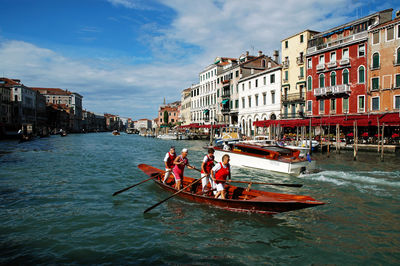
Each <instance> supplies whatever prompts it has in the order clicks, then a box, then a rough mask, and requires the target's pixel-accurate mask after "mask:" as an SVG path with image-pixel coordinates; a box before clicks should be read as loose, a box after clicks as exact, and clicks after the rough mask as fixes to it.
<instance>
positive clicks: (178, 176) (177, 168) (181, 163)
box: [172, 149, 195, 190]
mask: <svg viewBox="0 0 400 266" xmlns="http://www.w3.org/2000/svg"><path fill="white" fill-rule="evenodd" d="M187 154H188V150H187V149H182V153H181V155H179V156H178V157H176V158H175V160H174V168H173V169H172V174H173V175H174V177H175V189H177V190H179V189H181V183H182V181H183V172H184V170H185V166H186V165H187V167H188V168H189V169H195V167H194V166H191V165H190V164H189V160H188V158H187Z"/></svg>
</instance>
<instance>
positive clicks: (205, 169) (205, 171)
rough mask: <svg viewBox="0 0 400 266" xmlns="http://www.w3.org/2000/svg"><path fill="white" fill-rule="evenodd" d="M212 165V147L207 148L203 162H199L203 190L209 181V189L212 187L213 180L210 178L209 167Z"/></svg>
mask: <svg viewBox="0 0 400 266" xmlns="http://www.w3.org/2000/svg"><path fill="white" fill-rule="evenodd" d="M213 167H214V149H213V148H209V149H208V154H207V155H206V156H204V159H203V163H202V164H201V178H202V179H201V184H202V187H203V192H204V190H205V188H206V186H207V184H208V182H210V185H211V189H213V188H214V182H213V180H212V179H211V169H212V168H213Z"/></svg>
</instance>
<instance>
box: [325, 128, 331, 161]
mask: <svg viewBox="0 0 400 266" xmlns="http://www.w3.org/2000/svg"><path fill="white" fill-rule="evenodd" d="M330 134H331V125H330V124H328V146H327V147H326V152H327V153H328V157H329V146H330V145H331V141H330V136H329V135H330Z"/></svg>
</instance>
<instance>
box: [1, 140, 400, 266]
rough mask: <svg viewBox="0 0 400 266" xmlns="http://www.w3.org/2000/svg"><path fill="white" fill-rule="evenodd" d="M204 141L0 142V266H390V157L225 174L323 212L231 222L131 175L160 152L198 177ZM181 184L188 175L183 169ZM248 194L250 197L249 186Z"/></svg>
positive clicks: (396, 239) (393, 183) (393, 168)
mask: <svg viewBox="0 0 400 266" xmlns="http://www.w3.org/2000/svg"><path fill="white" fill-rule="evenodd" d="M205 144H206V142H204V141H168V140H158V139H151V138H143V137H140V136H137V135H127V134H121V136H113V135H112V134H111V133H93V134H77V135H68V136H67V137H60V136H51V137H50V138H42V139H37V140H34V141H31V142H25V143H21V144H18V143H17V142H15V141H1V142H0V237H1V238H0V239H1V240H0V245H1V246H0V264H11V263H12V264H15V263H19V264H27V263H29V264H49V263H57V264H64V263H68V264H69V263H72V264H100V263H102V264H157V265H160V264H161V265H163V264H164V265H165V264H196V265H210V264H232V265H259V264H283V265H286V264H289V265H304V264H337V265H341V264H358V265H360V264H385V265H395V264H397V265H398V264H399V263H400V255H399V254H400V253H399V250H400V223H399V221H400V207H399V206H400V205H399V203H400V156H398V155H394V154H387V155H386V157H385V161H384V162H380V161H379V157H378V155H377V153H374V152H369V153H361V152H360V153H359V158H358V161H356V162H355V161H353V160H352V153H351V152H343V151H342V152H341V153H340V154H335V153H331V155H330V157H329V158H327V156H326V155H325V154H323V155H321V154H316V155H314V156H313V158H314V159H315V160H317V167H318V168H319V169H320V170H321V172H319V173H314V174H310V175H303V176H299V177H290V176H285V175H279V174H274V173H269V172H267V171H261V170H256V169H236V168H235V169H233V177H234V178H235V179H242V180H250V179H252V180H257V181H266V182H287V183H301V184H304V186H303V187H302V188H289V187H286V188H283V187H272V186H264V185H258V186H257V188H258V189H263V190H269V191H277V192H283V193H295V194H303V195H309V196H312V197H313V198H315V199H317V200H321V201H324V202H326V203H327V204H326V205H323V206H318V207H315V208H310V209H305V210H300V211H294V212H289V213H284V214H279V215H276V216H272V217H271V216H266V215H260V214H245V213H232V212H228V211H225V210H221V209H216V208H213V207H209V206H204V205H200V204H197V203H192V202H188V201H185V200H182V199H179V198H173V199H171V200H169V201H167V202H165V203H164V204H162V205H160V206H159V207H157V208H155V209H153V210H152V211H151V212H149V213H147V214H145V215H144V214H143V211H144V210H145V209H146V208H148V207H149V206H151V205H153V204H155V203H157V202H158V201H160V200H162V199H164V198H166V197H167V196H169V194H168V193H167V192H165V191H163V190H162V189H160V188H159V187H157V186H156V185H155V184H154V183H151V182H147V183H144V184H142V185H140V186H137V187H135V188H133V189H131V190H128V191H126V192H124V193H121V194H119V195H117V196H115V197H112V194H113V192H115V191H118V190H120V189H122V188H125V187H127V186H130V185H132V184H135V183H137V182H139V181H141V180H144V179H145V178H146V176H145V175H144V174H143V173H142V172H141V171H139V170H138V168H137V165H138V164H140V163H147V164H151V165H154V166H156V167H162V165H163V164H162V159H163V157H164V155H165V153H166V152H167V151H168V149H169V147H170V146H171V145H175V146H176V147H177V150H180V149H182V148H184V147H186V148H188V149H189V160H190V163H191V164H193V165H195V166H197V167H200V162H201V159H202V157H203V156H204V150H203V148H202V146H204V145H205ZM185 173H186V175H188V176H198V173H197V172H194V171H191V170H186V171H185ZM253 188H256V186H255V185H253Z"/></svg>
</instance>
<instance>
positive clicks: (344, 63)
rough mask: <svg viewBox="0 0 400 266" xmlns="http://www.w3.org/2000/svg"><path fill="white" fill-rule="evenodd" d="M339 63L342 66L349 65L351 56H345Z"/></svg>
mask: <svg viewBox="0 0 400 266" xmlns="http://www.w3.org/2000/svg"><path fill="white" fill-rule="evenodd" d="M339 63H340V65H341V66H344V65H348V64H350V58H343V59H342V60H340V62H339Z"/></svg>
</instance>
